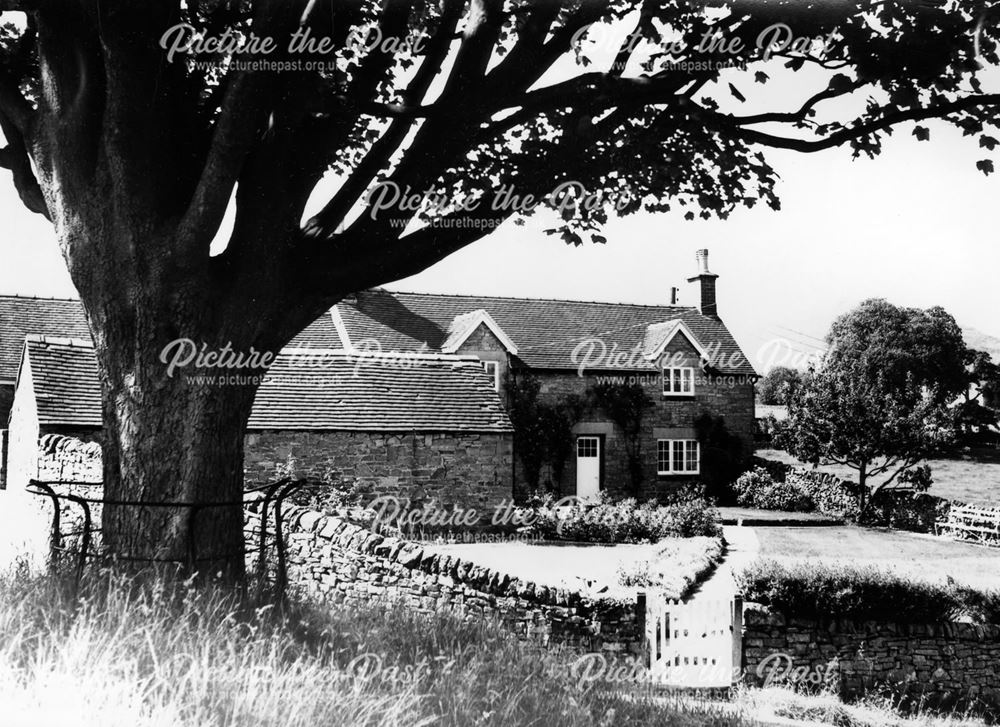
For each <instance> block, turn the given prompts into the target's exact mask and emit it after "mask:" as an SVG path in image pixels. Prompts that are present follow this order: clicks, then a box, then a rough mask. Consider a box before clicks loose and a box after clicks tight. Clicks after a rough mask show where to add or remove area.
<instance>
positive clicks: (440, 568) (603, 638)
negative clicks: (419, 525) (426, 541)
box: [246, 506, 643, 658]
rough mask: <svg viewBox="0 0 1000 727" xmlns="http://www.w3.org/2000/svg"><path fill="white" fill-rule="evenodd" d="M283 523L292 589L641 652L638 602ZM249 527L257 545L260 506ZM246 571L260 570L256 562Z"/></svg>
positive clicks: (346, 529) (358, 533) (306, 513)
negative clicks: (447, 613)
mask: <svg viewBox="0 0 1000 727" xmlns="http://www.w3.org/2000/svg"><path fill="white" fill-rule="evenodd" d="M269 522H271V521H270V520H269ZM284 522H285V523H286V530H285V532H286V539H287V543H288V546H287V559H288V574H289V584H290V585H291V586H292V587H293V588H297V589H301V590H303V591H306V592H308V593H311V594H313V595H318V596H320V597H323V598H327V599H330V600H331V601H334V602H345V601H346V602H348V603H350V602H352V601H361V600H364V601H369V600H371V599H372V598H385V599H401V600H403V601H404V602H406V603H409V604H410V605H412V606H414V607H415V608H417V609H419V610H421V611H426V612H432V611H437V610H442V609H454V610H456V611H459V612H461V613H465V614H469V615H478V616H492V617H497V618H499V619H500V620H501V621H503V622H504V624H505V625H506V626H508V627H509V628H511V629H513V630H514V632H515V633H517V634H518V635H519V636H520V637H522V638H525V639H531V640H535V641H538V642H541V643H543V644H549V643H558V644H566V645H570V646H574V647H579V648H581V649H585V650H587V651H595V652H601V653H604V654H605V655H607V656H608V657H609V658H614V657H617V656H621V657H625V656H631V655H634V654H638V653H640V651H641V648H642V642H643V624H642V614H640V613H638V612H637V610H636V604H635V603H631V602H621V601H614V600H604V599H591V598H588V597H585V596H583V595H581V594H579V593H576V592H574V591H568V590H564V589H559V588H551V587H548V586H544V585H540V584H537V583H532V582H529V581H524V580H521V579H518V578H516V577H514V576H511V575H509V574H506V573H500V572H498V571H495V570H492V569H489V568H485V567H483V566H480V565H476V564H474V563H471V562H469V561H466V560H462V559H460V558H457V557H455V556H452V555H447V554H442V553H438V552H435V551H434V549H433V547H432V546H429V545H428V546H425V545H423V544H419V543H415V542H412V541H406V540H402V539H399V538H395V537H386V536H383V535H380V534H376V533H374V532H372V531H371V530H368V529H366V528H363V527H360V526H357V525H354V524H352V523H349V522H347V521H346V520H344V519H341V518H339V517H336V516H332V515H324V514H322V513H319V512H316V511H314V510H306V509H300V508H290V509H289V510H288V513H287V516H286V519H285V520H284ZM246 526H247V537H248V539H249V540H250V542H251V543H257V542H258V538H259V535H260V528H261V517H260V513H259V511H258V510H257V508H256V507H255V506H249V507H248V508H247V519H246ZM269 528H270V525H269ZM248 565H249V567H250V568H254V567H255V563H254V562H253V558H251V562H250V563H249V564H248Z"/></svg>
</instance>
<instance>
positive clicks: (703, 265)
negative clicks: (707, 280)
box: [694, 249, 708, 275]
mask: <svg viewBox="0 0 1000 727" xmlns="http://www.w3.org/2000/svg"><path fill="white" fill-rule="evenodd" d="M694 257H695V260H697V261H698V275H707V274H708V250H704V249H703V250H699V251H698V252H696V253H695V254H694Z"/></svg>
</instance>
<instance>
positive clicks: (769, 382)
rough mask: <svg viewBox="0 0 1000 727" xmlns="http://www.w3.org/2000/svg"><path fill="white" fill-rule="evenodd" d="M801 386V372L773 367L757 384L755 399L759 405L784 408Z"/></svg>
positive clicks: (784, 367) (783, 367) (785, 367)
mask: <svg viewBox="0 0 1000 727" xmlns="http://www.w3.org/2000/svg"><path fill="white" fill-rule="evenodd" d="M801 384H802V372H801V371H799V370H798V369H793V368H789V367H788V366H775V367H773V368H772V369H771V370H770V371H768V372H767V374H765V375H764V378H762V379H761V380H760V381H758V382H757V399H758V401H760V403H761V404H768V405H778V406H786V405H787V404H788V402H789V401H790V400H791V398H792V395H793V394H794V393H795V390H796V389H797V388H798V387H799V386H800V385H801Z"/></svg>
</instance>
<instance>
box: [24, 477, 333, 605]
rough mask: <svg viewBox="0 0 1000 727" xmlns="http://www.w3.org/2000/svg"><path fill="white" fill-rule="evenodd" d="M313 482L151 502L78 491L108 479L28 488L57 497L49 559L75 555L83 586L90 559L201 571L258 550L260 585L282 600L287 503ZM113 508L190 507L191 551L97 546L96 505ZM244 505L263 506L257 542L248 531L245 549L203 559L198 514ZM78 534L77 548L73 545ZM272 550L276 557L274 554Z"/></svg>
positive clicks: (287, 482)
mask: <svg viewBox="0 0 1000 727" xmlns="http://www.w3.org/2000/svg"><path fill="white" fill-rule="evenodd" d="M314 484H316V483H315V481H312V480H292V479H290V478H285V479H281V480H278V481H276V482H271V483H268V484H264V485H259V486H257V487H253V488H250V489H247V490H245V491H244V493H243V497H242V499H240V500H239V501H235V502H234V501H225V502H221V501H220V502H176V501H167V502H146V501H139V500H116V499H108V498H105V497H104V496H103V494H101V495H100V496H90V495H86V494H81V493H80V492H78V491H73V490H79V489H81V488H82V489H84V490H91V489H93V490H95V491H97V492H101V489H100V488H103V483H93V482H79V481H73V480H31V481H30V482H29V483H28V486H27V490H28V492H29V493H31V494H32V495H35V496H37V497H43V498H48V499H49V500H51V501H52V524H51V530H50V535H49V559H50V563H51V564H52V565H53V566H56V565H57V564H60V563H63V562H65V561H66V559H73V560H74V561H75V562H74V565H73V567H74V584H75V585H76V586H77V587H79V584H80V581H81V579H82V578H83V573H84V570H85V569H86V567H87V565H88V563H95V562H103V563H108V562H115V561H125V562H133V563H139V564H143V563H144V564H148V565H154V564H170V563H174V564H177V565H178V566H184V567H186V568H189V569H197V567H198V564H199V563H201V562H204V561H206V560H213V561H215V560H226V559H229V558H234V557H242V558H243V559H244V562H245V561H246V558H247V556H250V555H253V554H256V555H257V559H256V564H255V566H256V567H255V575H256V577H257V583H258V588H259V589H261V590H263V589H264V588H265V587H266V586H267V585H271V586H272V587H273V588H274V592H275V595H276V596H277V597H278V598H282V599H283V598H284V595H285V588H286V586H287V583H288V574H287V569H286V558H285V538H284V532H283V527H284V523H283V513H282V506H283V504H284V501H285V500H286V498H288V497H289V496H290V495H291V494H292V493H294V492H295V491H296V490H298V489H299V488H301V487H302V486H304V485H314ZM108 505H110V506H113V507H135V508H154V509H155V508H164V509H165V508H171V509H184V510H188V511H189V512H190V519H189V527H188V530H187V546H186V548H185V551H186V552H185V555H184V556H183V557H177V558H160V557H137V556H123V555H120V554H112V553H108V552H106V550H105V549H104V548H103V547H95V539H96V538H95V536H97V535H98V534H99V533H101V531H102V528H101V527H100V525H98V524H97V522H96V518H95V517H94V509H95V508H96V507H98V506H99V507H101V508H102V509H103V507H104V506H108ZM233 506H240V507H241V508H245V509H246V508H249V509H251V510H253V511H257V510H258V508H259V518H260V532H259V533H252V534H251V535H253V536H255V537H256V541H257V542H256V544H251V543H249V542H247V536H246V534H244V547H243V548H242V549H241V550H240V551H238V552H235V553H224V554H214V555H212V556H208V557H202V558H199V557H198V553H197V534H198V531H197V523H198V514H199V513H200V512H203V511H205V510H208V509H213V508H223V507H233ZM64 507H66V508H67V509H70V508H78V509H79V512H80V515H81V521H82V522H81V524H80V527H79V529H73V530H69V531H66V530H64V529H63V526H64V524H65V523H64V521H63V508H64ZM269 515H271V516H272V517H273V524H270V523H269V522H268V517H269ZM73 538H76V539H77V541H76V544H75V546H70V545H69V544H68V543H69V542H70V540H71V539H73ZM269 553H270V554H271V555H272V556H273V558H272V559H269V558H268V555H269ZM269 564H273V566H274V568H273V575H272V574H271V573H270V572H269V571H270V570H271V569H269Z"/></svg>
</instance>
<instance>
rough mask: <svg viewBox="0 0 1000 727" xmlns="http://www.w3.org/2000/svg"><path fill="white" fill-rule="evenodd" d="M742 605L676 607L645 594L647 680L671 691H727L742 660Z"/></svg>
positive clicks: (728, 602)
mask: <svg viewBox="0 0 1000 727" xmlns="http://www.w3.org/2000/svg"><path fill="white" fill-rule="evenodd" d="M742 630H743V604H742V600H741V599H740V598H735V599H732V600H726V601H701V600H699V601H695V602H690V603H681V602H679V601H672V600H668V599H665V598H663V597H662V596H660V595H658V594H655V593H648V594H646V644H647V648H648V650H649V671H650V678H651V679H652V680H653V682H654V683H658V684H664V685H668V686H675V687H700V688H709V687H713V688H717V687H731V686H732V685H733V682H734V681H735V674H736V673H737V671H738V670H739V668H740V666H741V664H740V662H741V659H742Z"/></svg>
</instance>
